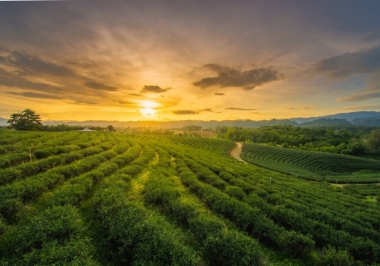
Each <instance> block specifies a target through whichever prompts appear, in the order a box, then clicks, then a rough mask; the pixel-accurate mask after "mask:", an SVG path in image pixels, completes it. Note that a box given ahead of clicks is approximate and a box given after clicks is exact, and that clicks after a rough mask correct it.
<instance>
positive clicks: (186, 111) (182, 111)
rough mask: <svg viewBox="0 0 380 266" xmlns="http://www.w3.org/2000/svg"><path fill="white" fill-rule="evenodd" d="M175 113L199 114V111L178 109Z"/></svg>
mask: <svg viewBox="0 0 380 266" xmlns="http://www.w3.org/2000/svg"><path fill="white" fill-rule="evenodd" d="M173 114H176V115H196V114H198V112H197V111H192V110H176V111H173Z"/></svg>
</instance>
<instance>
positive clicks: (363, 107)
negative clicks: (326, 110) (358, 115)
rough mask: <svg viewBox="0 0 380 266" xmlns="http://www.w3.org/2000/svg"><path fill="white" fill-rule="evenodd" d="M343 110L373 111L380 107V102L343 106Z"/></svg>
mask: <svg viewBox="0 0 380 266" xmlns="http://www.w3.org/2000/svg"><path fill="white" fill-rule="evenodd" d="M341 109H342V110H347V111H364V110H367V111H372V110H375V109H377V110H378V109H380V104H366V105H358V106H346V107H343V108H341Z"/></svg>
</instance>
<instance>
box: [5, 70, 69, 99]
mask: <svg viewBox="0 0 380 266" xmlns="http://www.w3.org/2000/svg"><path fill="white" fill-rule="evenodd" d="M0 85H3V86H6V87H11V88H12V87H15V88H22V89H27V90H36V91H43V92H56V93H57V92H60V93H62V92H64V91H65V89H64V88H62V87H58V86H54V85H51V84H46V83H41V82H32V81H29V80H27V79H24V78H23V77H22V76H20V75H17V74H15V73H12V72H8V71H5V70H2V69H1V68H0Z"/></svg>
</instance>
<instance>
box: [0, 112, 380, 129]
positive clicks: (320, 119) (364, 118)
mask: <svg viewBox="0 0 380 266" xmlns="http://www.w3.org/2000/svg"><path fill="white" fill-rule="evenodd" d="M7 120H8V119H6V118H0V126H1V125H3V126H4V125H7V124H6V122H7ZM43 124H44V125H58V124H67V125H78V126H101V127H106V126H108V125H112V126H114V127H156V128H181V127H184V126H190V125H198V126H201V127H203V128H215V127H218V126H229V127H260V126H274V125H291V126H307V127H312V126H334V125H345V126H349V125H363V126H380V112H375V111H368V112H367V111H362V112H350V113H339V114H334V115H325V116H317V117H307V118H304V117H297V118H290V119H271V120H261V121H254V120H222V121H217V120H210V121H202V120H181V121H166V122H159V121H127V122H123V121H111V120H86V121H71V120H47V121H43Z"/></svg>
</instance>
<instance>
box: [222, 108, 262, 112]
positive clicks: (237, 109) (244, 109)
mask: <svg viewBox="0 0 380 266" xmlns="http://www.w3.org/2000/svg"><path fill="white" fill-rule="evenodd" d="M224 109H225V110H233V111H255V110H257V109H247V108H238V107H227V108H224Z"/></svg>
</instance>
